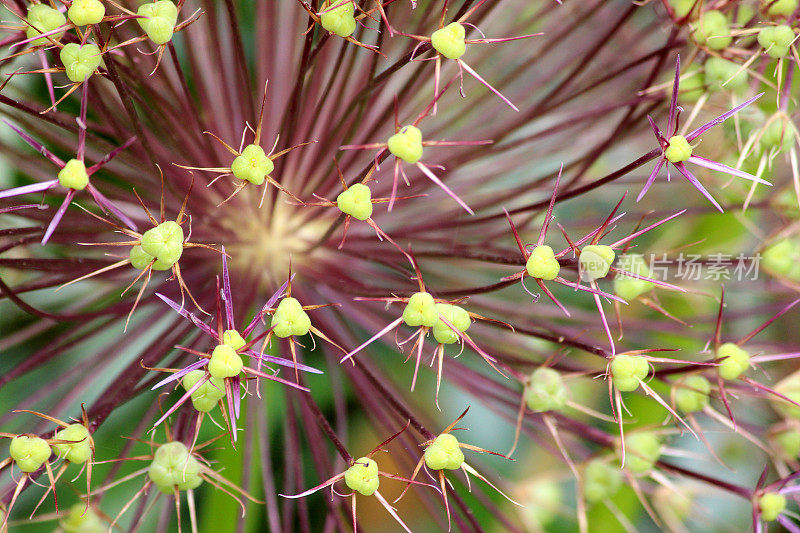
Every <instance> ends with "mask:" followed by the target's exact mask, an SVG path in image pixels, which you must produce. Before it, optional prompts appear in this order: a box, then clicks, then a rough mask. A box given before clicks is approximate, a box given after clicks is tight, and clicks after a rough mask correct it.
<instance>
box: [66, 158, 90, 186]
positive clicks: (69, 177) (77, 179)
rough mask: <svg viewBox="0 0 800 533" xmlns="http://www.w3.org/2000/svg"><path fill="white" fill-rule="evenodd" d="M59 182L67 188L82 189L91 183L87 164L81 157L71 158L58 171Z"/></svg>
mask: <svg viewBox="0 0 800 533" xmlns="http://www.w3.org/2000/svg"><path fill="white" fill-rule="evenodd" d="M58 183H59V184H60V185H61V186H62V187H66V188H67V189H74V190H76V191H82V190H83V189H85V188H86V186H87V185H89V174H87V173H86V165H85V164H84V163H83V161H81V160H80V159H70V160H69V161H67V163H66V164H65V165H64V168H62V169H61V170H60V171H59V172H58Z"/></svg>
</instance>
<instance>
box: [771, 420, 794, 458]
mask: <svg viewBox="0 0 800 533" xmlns="http://www.w3.org/2000/svg"><path fill="white" fill-rule="evenodd" d="M773 440H774V441H775V444H777V445H778V447H779V448H780V451H781V452H782V453H783V454H784V455H785V456H786V457H787V458H789V459H791V460H793V461H796V460H797V458H798V455H800V431H798V430H797V429H795V428H789V429H784V430H783V431H781V432H779V433H777V434H775V436H774V437H773Z"/></svg>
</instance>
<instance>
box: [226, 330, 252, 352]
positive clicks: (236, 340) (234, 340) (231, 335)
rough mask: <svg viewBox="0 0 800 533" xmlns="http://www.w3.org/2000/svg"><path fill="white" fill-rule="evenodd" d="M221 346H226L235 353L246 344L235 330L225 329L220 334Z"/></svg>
mask: <svg viewBox="0 0 800 533" xmlns="http://www.w3.org/2000/svg"><path fill="white" fill-rule="evenodd" d="M222 344H227V345H228V346H230V347H231V348H233V349H234V350H236V351H239V350H241V349H242V348H244V347H245V345H246V344H247V342H245V340H244V339H243V338H242V336H241V334H240V333H239V332H238V331H236V330H235V329H227V330H225V331H223V332H222Z"/></svg>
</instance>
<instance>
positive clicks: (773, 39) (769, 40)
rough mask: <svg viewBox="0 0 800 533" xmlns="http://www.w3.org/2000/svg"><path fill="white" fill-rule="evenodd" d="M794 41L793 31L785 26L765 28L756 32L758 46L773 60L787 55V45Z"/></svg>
mask: <svg viewBox="0 0 800 533" xmlns="http://www.w3.org/2000/svg"><path fill="white" fill-rule="evenodd" d="M793 40H794V31H793V30H792V28H790V27H789V26H787V25H785V24H781V25H780V26H765V27H763V28H761V30H760V31H759V32H758V44H760V45H761V47H762V48H763V49H764V51H765V52H767V54H768V55H769V56H770V57H774V58H775V59H778V58H781V57H786V56H787V55H788V54H789V45H791V44H792V41H793Z"/></svg>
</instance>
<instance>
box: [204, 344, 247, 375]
mask: <svg viewBox="0 0 800 533" xmlns="http://www.w3.org/2000/svg"><path fill="white" fill-rule="evenodd" d="M243 367H244V362H243V361H242V356H240V355H239V354H238V353H236V350H234V349H233V348H232V347H231V346H229V345H227V344H220V345H218V346H217V347H216V348H214V351H213V352H211V359H210V360H209V361H208V373H209V374H211V377H212V378H217V379H225V378H232V377H234V376H238V375H239V373H240V372H241V371H242V368H243Z"/></svg>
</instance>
